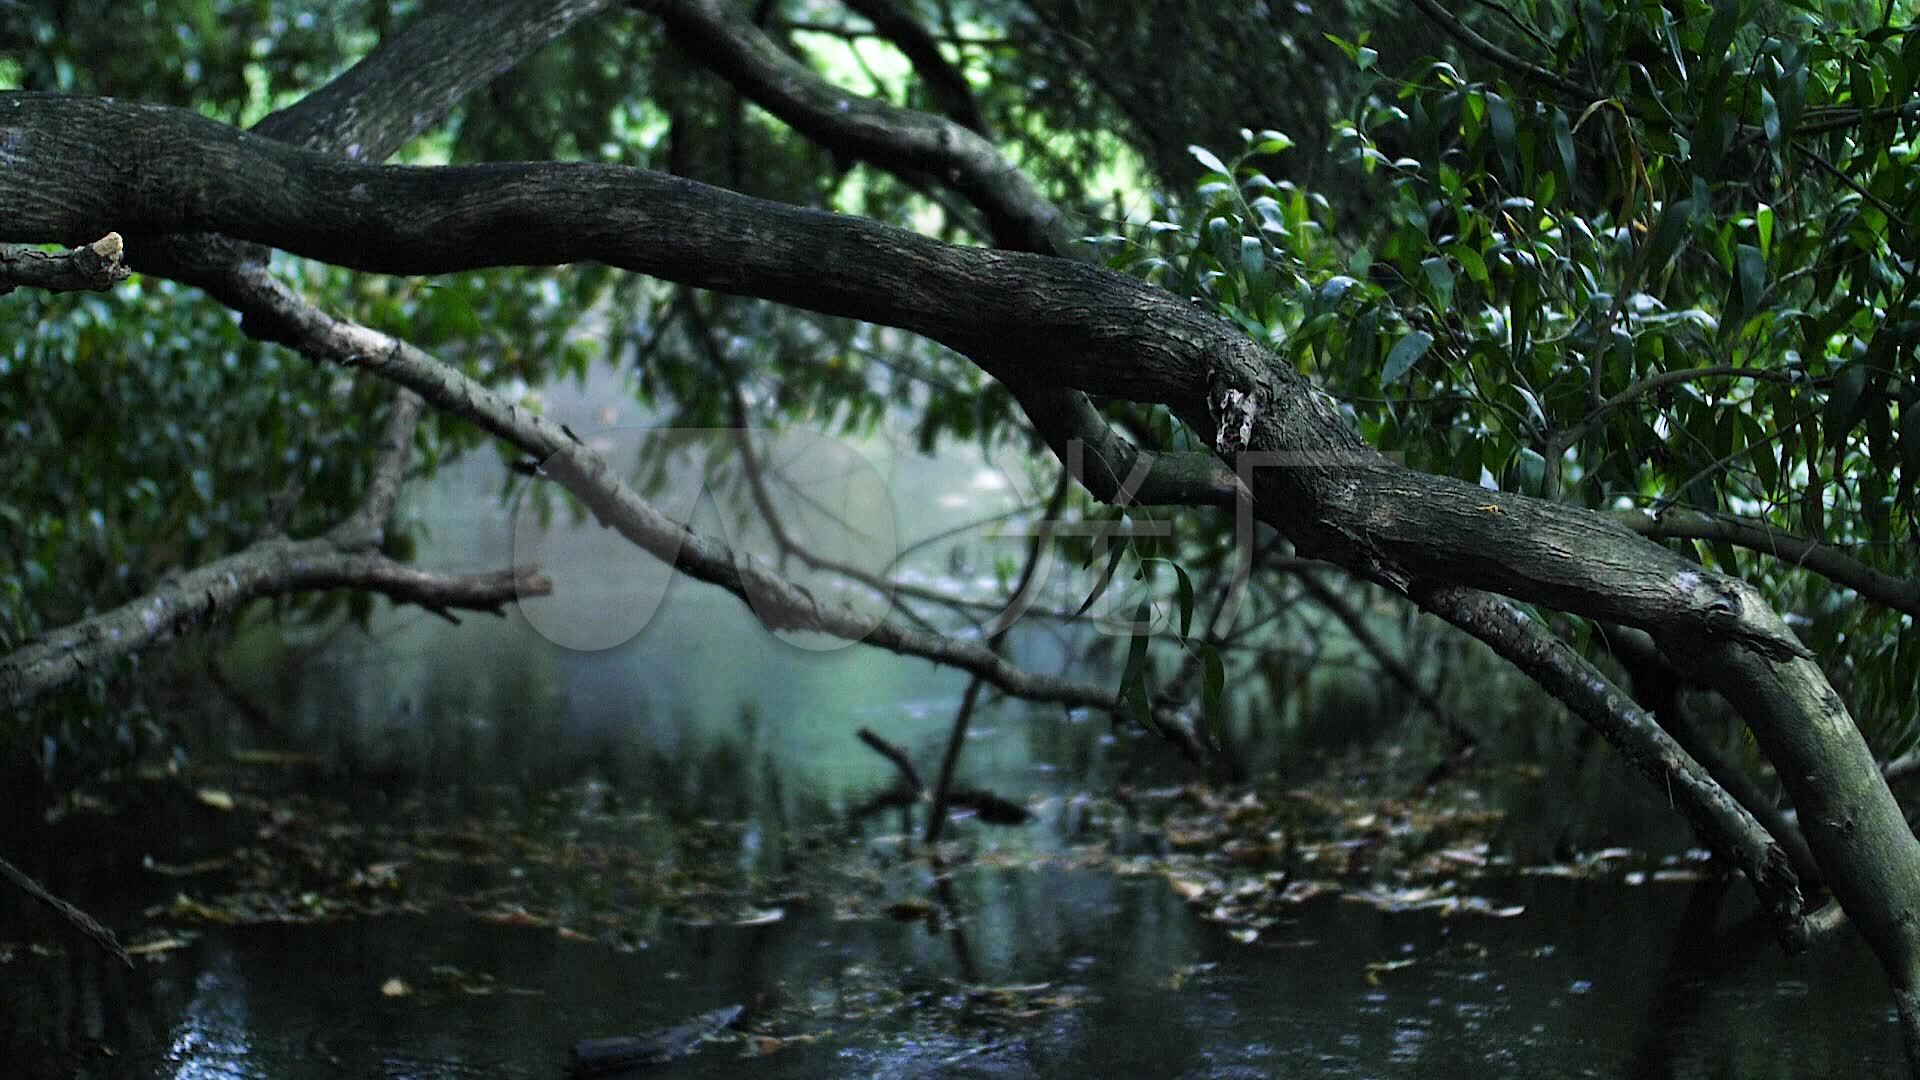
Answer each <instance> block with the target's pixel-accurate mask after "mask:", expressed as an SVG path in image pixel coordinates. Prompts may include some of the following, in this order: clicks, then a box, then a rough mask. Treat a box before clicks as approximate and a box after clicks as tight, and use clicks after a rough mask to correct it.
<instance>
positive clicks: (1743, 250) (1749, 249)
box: [1734, 244, 1767, 317]
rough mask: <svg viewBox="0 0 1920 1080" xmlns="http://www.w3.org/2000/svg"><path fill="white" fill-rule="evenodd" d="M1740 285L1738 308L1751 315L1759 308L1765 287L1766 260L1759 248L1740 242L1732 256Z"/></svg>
mask: <svg viewBox="0 0 1920 1080" xmlns="http://www.w3.org/2000/svg"><path fill="white" fill-rule="evenodd" d="M1734 261H1735V264H1736V268H1737V273H1738V277H1737V279H1736V280H1737V281H1738V282H1739V287H1740V310H1741V311H1742V312H1744V313H1745V314H1746V315H1748V316H1749V317H1751V316H1752V315H1753V313H1754V312H1756V311H1758V310H1759V309H1760V296H1761V294H1762V293H1764V292H1765V291H1766V288H1767V260H1766V256H1764V255H1761V254H1760V249H1759V248H1757V247H1754V246H1753V245H1751V244H1741V245H1740V246H1739V248H1738V249H1737V254H1736V255H1735V257H1734Z"/></svg>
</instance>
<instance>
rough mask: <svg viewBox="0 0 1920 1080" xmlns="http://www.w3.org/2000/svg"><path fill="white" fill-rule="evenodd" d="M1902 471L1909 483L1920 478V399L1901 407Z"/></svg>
mask: <svg viewBox="0 0 1920 1080" xmlns="http://www.w3.org/2000/svg"><path fill="white" fill-rule="evenodd" d="M1900 472H1901V475H1902V476H1904V477H1905V478H1906V482H1907V484H1909V485H1911V484H1913V483H1914V481H1915V479H1916V478H1920V401H1912V402H1908V403H1907V404H1905V405H1902V406H1901V407H1900Z"/></svg>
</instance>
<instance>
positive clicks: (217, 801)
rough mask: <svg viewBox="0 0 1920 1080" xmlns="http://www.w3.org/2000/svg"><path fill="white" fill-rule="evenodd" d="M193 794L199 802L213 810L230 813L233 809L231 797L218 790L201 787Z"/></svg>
mask: <svg viewBox="0 0 1920 1080" xmlns="http://www.w3.org/2000/svg"><path fill="white" fill-rule="evenodd" d="M193 794H194V795H195V796H196V797H197V798H199V800H200V801H201V802H203V803H205V804H207V805H208V806H211V807H213V808H214V809H215V810H223V811H230V810H232V809H233V796H231V795H229V794H227V793H226V792H224V791H221V790H220V789H219V788H210V787H203V788H200V789H199V790H197V791H195V792H194V793H193Z"/></svg>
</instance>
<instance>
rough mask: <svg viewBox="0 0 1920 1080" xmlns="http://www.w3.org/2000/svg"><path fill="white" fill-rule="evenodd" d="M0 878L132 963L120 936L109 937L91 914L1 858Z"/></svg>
mask: <svg viewBox="0 0 1920 1080" xmlns="http://www.w3.org/2000/svg"><path fill="white" fill-rule="evenodd" d="M0 877H4V878H6V879H7V880H8V881H11V882H13V884H14V885H16V886H18V887H19V888H20V889H21V891H23V892H25V893H26V894H27V895H28V896H31V897H33V898H34V899H35V900H38V901H40V902H41V903H43V904H45V905H47V906H48V907H50V908H52V909H53V910H54V913H55V914H57V915H59V916H60V917H61V918H63V919H65V920H67V922H69V923H71V924H72V925H73V927H74V928H75V929H76V930H79V931H80V932H81V933H83V934H85V935H87V936H88V937H90V938H92V939H93V940H94V941H95V942H96V943H97V944H98V945H99V946H100V947H101V948H103V949H105V950H107V951H108V952H110V953H112V954H113V955H114V956H116V957H118V958H119V960H120V962H121V963H123V964H125V965H127V966H128V967H132V966H133V957H131V956H128V955H127V950H126V948H125V947H123V946H122V945H121V944H120V939H119V938H117V937H114V936H113V931H111V930H109V929H107V928H106V927H104V926H101V925H100V923H99V922H98V921H97V920H95V919H94V917H93V916H91V915H89V914H87V913H86V912H84V911H81V910H80V909H79V908H77V907H74V906H73V905H72V904H69V903H67V902H66V901H65V900H62V899H60V898H59V897H57V896H55V895H53V894H52V893H50V892H48V891H47V890H46V887H45V886H43V885H41V884H40V883H39V882H37V881H35V880H33V879H32V878H30V877H28V876H27V875H26V873H25V872H24V871H22V870H21V869H20V868H19V867H17V866H15V865H13V864H12V863H10V862H8V861H7V860H5V859H0Z"/></svg>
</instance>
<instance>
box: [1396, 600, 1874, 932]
mask: <svg viewBox="0 0 1920 1080" xmlns="http://www.w3.org/2000/svg"><path fill="white" fill-rule="evenodd" d="M1415 599H1416V600H1417V601H1418V602H1419V604H1420V606H1421V607H1423V608H1426V609H1427V610H1428V611H1431V612H1433V613H1434V614H1436V615H1439V616H1440V617H1441V618H1443V619H1445V620H1447V621H1448V622H1450V623H1452V624H1454V625H1455V626H1458V627H1460V628H1461V629H1463V630H1466V631H1467V632H1468V633H1470V634H1472V635H1473V636H1474V637H1477V638H1479V639H1480V640H1481V641H1484V642H1486V643H1487V644H1488V645H1491V646H1492V647H1493V649H1494V651H1495V652H1497V653H1499V654H1500V655H1501V656H1503V657H1505V658H1507V659H1508V660H1510V661H1512V662H1513V663H1514V664H1515V665H1517V666H1518V667H1519V668H1520V669H1521V670H1522V671H1525V672H1526V673H1527V674H1528V675H1529V676H1531V677H1532V678H1533V679H1534V681H1535V682H1538V683H1539V684H1540V685H1541V686H1542V687H1544V688H1546V689H1547V690H1548V692H1550V693H1552V694H1553V695H1554V696H1555V697H1557V698H1559V699H1561V700H1562V701H1564V702H1566V703H1567V704H1568V705H1570V706H1571V707H1572V708H1573V710H1574V712H1575V713H1576V714H1577V715H1579V717H1580V718H1581V719H1582V720H1584V721H1586V722H1587V723H1588V724H1589V725H1591V726H1592V727H1593V729H1594V730H1595V731H1598V732H1599V733H1600V735H1601V736H1602V737H1603V738H1605V739H1606V740H1607V742H1608V743H1609V744H1611V745H1612V746H1613V748H1614V749H1615V750H1618V751H1619V752H1620V754H1621V756H1622V757H1623V758H1625V759H1626V761H1627V763H1628V764H1630V765H1632V766H1633V767H1634V768H1635V769H1637V770H1639V771H1640V772H1641V773H1642V774H1643V775H1645V776H1647V777H1648V778H1649V779H1651V780H1653V782H1654V783H1655V785H1656V786H1657V787H1659V788H1662V789H1664V790H1666V791H1668V792H1670V793H1671V798H1672V800H1673V803H1674V805H1675V806H1676V807H1677V808H1678V809H1679V810H1680V812H1681V813H1682V814H1685V815H1686V817H1687V820H1688V821H1690V822H1691V823H1692V824H1693V826H1694V828H1695V829H1697V830H1698V831H1699V833H1700V835H1701V836H1703V837H1706V838H1707V839H1708V841H1709V842H1710V843H1711V844H1712V846H1713V849H1714V850H1715V851H1717V852H1719V853H1721V854H1723V855H1725V856H1726V857H1727V858H1728V859H1730V860H1731V861H1732V862H1733V864H1734V865H1736V866H1738V867H1739V868H1740V870H1741V871H1742V872H1743V873H1745V874H1746V876H1747V880H1748V881H1750V882H1751V883H1752V884H1753V889H1754V892H1755V893H1756V894H1757V895H1758V896H1759V898H1760V902H1761V905H1762V906H1763V907H1764V908H1765V909H1766V911H1767V913H1768V916H1769V918H1770V920H1771V922H1772V923H1773V926H1774V929H1775V931H1776V933H1777V934H1778V935H1779V937H1780V939H1781V943H1782V944H1783V945H1784V946H1786V948H1787V949H1788V951H1790V952H1798V951H1800V950H1801V949H1804V948H1805V947H1806V945H1807V942H1808V940H1809V939H1810V936H1811V934H1812V930H1811V928H1809V927H1808V926H1807V924H1806V918H1805V910H1804V905H1803V900H1802V897H1801V895H1800V884H1799V880H1798V877H1797V876H1796V875H1795V874H1794V871H1793V864H1792V861H1791V860H1790V859H1789V858H1788V857H1787V854H1786V852H1785V850H1784V849H1782V848H1781V847H1780V846H1779V844H1777V843H1776V842H1775V841H1774V839H1773V837H1772V836H1771V835H1769V834H1768V832H1767V830H1766V829H1765V828H1764V827H1762V826H1761V824H1760V823H1759V822H1758V821H1756V820H1754V817H1753V815H1752V814H1751V813H1749V812H1748V811H1747V809H1746V807H1744V806H1742V805H1740V803H1739V802H1738V801H1737V800H1735V799H1734V798H1733V797H1732V796H1731V795H1729V794H1727V792H1726V791H1725V790H1724V789H1723V788H1721V787H1720V785H1719V784H1717V783H1715V782H1714V780H1713V777H1711V776H1710V775H1708V773H1707V771H1706V770H1705V769H1704V768H1702V767H1701V766H1700V764H1699V762H1697V761H1695V760H1694V759H1693V758H1692V756H1690V755H1689V754H1688V753H1687V752H1686V751H1685V750H1684V749H1682V748H1681V747H1680V744H1679V743H1677V742H1675V741H1674V740H1673V737H1672V736H1671V735H1669V734H1667V733H1666V732H1665V731H1663V730H1662V729H1661V728H1660V726H1659V724H1657V723H1656V722H1655V721H1654V719H1653V718H1652V717H1651V716H1648V715H1647V714H1646V712H1645V711H1644V710H1642V709H1641V708H1640V707H1639V706H1638V705H1637V704H1635V703H1634V701H1633V699H1632V698H1630V697H1628V696H1627V695H1626V694H1623V693H1621V692H1620V691H1619V690H1618V689H1617V688H1616V687H1615V686H1614V685H1613V684H1612V683H1611V682H1609V681H1608V680H1607V678H1606V676H1604V675H1602V674H1601V673H1600V671H1599V670H1598V669H1596V668H1595V667H1594V666H1593V665H1592V664H1590V663H1588V662H1587V660H1586V658H1584V657H1582V656H1581V655H1580V654H1579V653H1577V652H1575V651H1574V650H1573V649H1572V647H1570V646H1569V645H1567V643H1566V642H1564V641H1562V640H1561V639H1560V637H1559V636H1558V635H1556V634H1554V633H1553V632H1552V631H1551V630H1550V629H1548V628H1547V627H1546V626H1544V625H1542V624H1541V623H1540V622H1539V621H1538V620H1537V619H1534V618H1533V617H1531V616H1529V615H1527V614H1526V613H1524V612H1522V611H1520V610H1518V609H1517V608H1514V607H1512V606H1511V605H1509V604H1506V603H1503V602H1501V601H1500V600H1498V599H1497V598H1494V597H1488V596H1485V595H1484V594H1475V593H1473V592H1471V591H1470V590H1466V589H1457V588H1451V587H1440V588H1436V589H1431V590H1424V591H1421V592H1419V593H1417V594H1416V596H1415ZM1862 745H1863V746H1864V744H1862Z"/></svg>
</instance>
